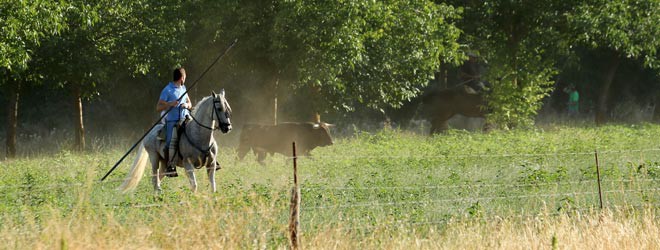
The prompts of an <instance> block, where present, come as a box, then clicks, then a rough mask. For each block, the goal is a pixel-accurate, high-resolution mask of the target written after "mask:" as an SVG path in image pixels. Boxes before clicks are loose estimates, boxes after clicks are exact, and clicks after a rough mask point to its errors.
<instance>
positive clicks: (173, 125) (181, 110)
mask: <svg viewBox="0 0 660 250" xmlns="http://www.w3.org/2000/svg"><path fill="white" fill-rule="evenodd" d="M185 82H186V70H185V69H184V68H176V69H174V72H173V74H172V81H171V82H169V83H168V84H167V86H165V88H164V89H163V91H161V93H160V98H159V99H158V104H156V111H158V112H163V111H168V110H169V113H167V115H166V116H165V128H166V137H165V148H167V149H166V150H165V152H164V153H165V158H166V159H167V172H166V173H165V175H166V176H168V177H177V176H178V174H177V173H176V162H175V159H176V157H175V156H176V155H175V154H176V149H177V148H178V146H179V138H178V129H179V128H180V127H181V125H182V124H183V122H184V121H185V120H186V118H187V116H188V115H189V111H188V110H189V109H190V108H192V103H191V102H190V98H189V97H188V94H186V86H185V85H183V84H184V83H185ZM170 109H171V110H170Z"/></svg>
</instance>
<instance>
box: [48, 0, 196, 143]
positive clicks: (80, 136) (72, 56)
mask: <svg viewBox="0 0 660 250" xmlns="http://www.w3.org/2000/svg"><path fill="white" fill-rule="evenodd" d="M180 7H181V6H180V4H178V1H167V2H165V3H163V1H151V0H140V1H117V0H102V1H95V2H94V3H88V2H87V1H73V2H71V3H70V5H69V6H68V7H67V8H66V12H65V13H64V16H65V18H66V22H67V26H68V29H67V30H65V31H64V32H62V34H61V35H59V36H57V37H54V38H52V39H50V40H48V42H47V43H44V45H43V46H41V47H40V49H39V51H38V53H39V61H38V62H36V64H38V65H39V66H38V67H40V68H42V69H43V70H44V71H47V75H48V79H47V81H49V82H53V83H55V84H58V85H59V86H61V87H65V88H68V89H69V91H70V93H71V98H72V103H73V104H74V105H73V107H74V108H75V115H74V117H75V121H74V124H75V128H76V132H75V148H76V149H79V150H82V149H84V148H85V130H84V120H83V100H84V99H86V98H93V97H94V96H95V95H99V94H100V92H99V88H100V86H102V85H103V84H104V83H107V82H108V81H110V80H111V79H112V78H116V75H125V74H126V73H128V74H145V73H147V72H150V71H153V70H154V69H156V68H159V67H160V66H161V65H162V64H169V65H172V64H173V62H175V61H177V60H181V59H180V54H181V53H182V51H183V50H184V49H185V48H184V47H183V46H182V39H180V38H179V36H178V34H179V33H181V32H182V30H183V28H184V27H183V22H182V20H181V19H178V18H177V17H176V15H171V14H172V13H177V11H178V9H179V8H180Z"/></svg>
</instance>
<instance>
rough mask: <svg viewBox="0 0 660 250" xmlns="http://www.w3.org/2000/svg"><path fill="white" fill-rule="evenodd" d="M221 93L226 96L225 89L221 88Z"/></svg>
mask: <svg viewBox="0 0 660 250" xmlns="http://www.w3.org/2000/svg"><path fill="white" fill-rule="evenodd" d="M220 95H221V96H222V97H225V89H221V90H220Z"/></svg>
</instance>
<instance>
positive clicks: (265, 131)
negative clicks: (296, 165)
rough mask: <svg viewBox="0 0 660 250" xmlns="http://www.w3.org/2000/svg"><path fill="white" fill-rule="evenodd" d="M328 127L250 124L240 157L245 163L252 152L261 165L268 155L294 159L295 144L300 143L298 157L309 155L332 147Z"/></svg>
mask: <svg viewBox="0 0 660 250" xmlns="http://www.w3.org/2000/svg"><path fill="white" fill-rule="evenodd" d="M328 126H329V124H327V123H313V122H307V123H298V122H286V123H280V124H277V125H258V124H246V125H244V126H243V129H242V131H241V136H240V139H239V145H238V157H239V158H240V159H241V160H242V159H243V158H244V157H245V155H246V154H247V153H248V152H249V151H250V149H252V152H253V153H254V154H255V155H257V160H258V161H259V162H260V163H261V162H263V160H264V159H265V158H266V153H269V154H270V155H273V154H274V153H279V154H282V155H285V156H293V155H292V152H293V151H292V146H291V145H292V142H296V153H297V154H298V155H309V151H311V150H312V149H314V148H316V147H321V146H327V145H332V143H333V142H332V137H330V131H329V129H328Z"/></svg>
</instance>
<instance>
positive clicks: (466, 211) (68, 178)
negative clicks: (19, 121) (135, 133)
mask: <svg viewBox="0 0 660 250" xmlns="http://www.w3.org/2000/svg"><path fill="white" fill-rule="evenodd" d="M659 133H660V127H659V126H656V125H638V126H623V125H611V126H605V127H599V128H590V127H583V128H573V127H565V126H556V127H549V126H548V127H545V128H543V129H537V130H528V131H496V132H492V133H487V134H484V133H467V132H462V131H450V132H449V133H448V134H444V135H438V136H434V137H426V136H422V135H417V134H414V133H409V132H406V131H398V130H384V131H380V132H377V133H363V132H358V133H356V134H354V135H353V136H349V137H345V138H338V139H337V140H336V143H335V145H333V146H330V147H324V148H317V149H316V150H314V151H313V152H312V154H313V156H312V157H309V158H308V157H303V158H300V159H299V161H298V164H299V180H300V182H301V189H302V205H301V230H302V238H301V239H302V240H301V242H302V244H303V247H304V248H313V249H326V248H331V249H355V248H370V249H374V248H377V249H380V248H387V249H403V248H405V249H408V248H411V247H413V248H419V249H438V248H485V247H489V248H490V247H492V248H500V249H510V248H525V249H528V248H542V249H545V248H548V249H549V248H586V247H590V248H593V247H597V248H608V249H613V248H620V247H622V246H624V247H626V248H629V247H633V248H658V247H659V246H660V242H659V240H658V238H657V235H659V234H658V231H659V227H658V216H657V215H658V203H659V198H660V193H659V192H658V190H659V189H660V153H659V152H660V147H659V146H658V145H657V143H656V142H655V140H654V138H655V135H657V134H659ZM217 139H219V140H220V142H221V144H222V137H221V136H219V137H218V138H217ZM108 142H110V140H100V141H98V143H101V144H102V145H92V148H94V149H95V150H91V151H89V152H86V153H72V152H69V151H66V150H61V151H59V152H57V153H54V154H40V155H37V156H30V157H29V158H27V157H26V158H20V159H16V160H9V161H3V162H0V167H2V169H4V171H2V172H1V173H0V193H1V194H0V201H1V202H0V213H1V214H2V217H1V218H0V240H2V241H3V242H5V243H6V244H0V245H2V246H3V247H0V248H2V249H89V248H101V249H122V248H128V249H145V248H166V249H170V248H183V249H197V248H206V249H209V248H210V249H218V248H241V249H244V248H287V247H288V243H287V242H288V240H287V232H286V230H287V220H288V217H287V216H288V208H289V206H288V201H289V197H288V195H289V190H290V188H291V183H292V168H291V159H288V158H286V157H283V156H275V157H269V158H268V159H267V160H266V164H265V165H264V166H261V165H259V164H257V163H256V161H255V159H254V157H253V156H249V157H248V158H247V159H246V160H244V161H238V160H237V159H236V154H235V152H234V149H233V147H230V146H226V145H223V147H222V150H221V156H220V163H221V164H222V166H223V169H221V170H219V172H218V177H216V178H217V179H218V190H219V192H218V193H211V192H210V191H209V188H208V184H207V183H208V181H207V178H206V174H204V173H203V171H199V172H197V176H198V181H199V183H200V189H199V192H198V193H196V194H192V193H191V192H190V189H189V186H188V183H187V180H186V178H185V177H183V175H181V177H178V178H168V179H166V180H165V181H164V183H163V191H164V192H163V194H162V195H159V196H156V195H154V192H153V188H152V187H151V183H150V180H149V178H148V176H145V178H143V179H144V180H143V181H142V182H141V183H140V184H139V186H138V188H137V190H136V191H135V192H133V193H129V194H121V193H120V192H118V191H117V190H116V189H117V187H118V186H119V184H121V182H122V180H123V177H124V175H125V174H126V171H127V168H128V163H129V162H130V161H131V160H132V157H133V156H130V157H129V158H127V160H126V161H125V163H124V164H122V165H120V167H119V168H118V169H117V170H116V171H115V172H114V173H113V174H112V175H111V176H110V178H108V179H107V180H106V181H105V182H99V179H100V178H101V177H102V176H103V175H104V174H105V172H106V171H107V170H108V169H109V168H110V167H111V166H112V165H113V164H114V163H115V162H116V160H117V159H118V158H119V157H120V156H121V155H122V154H123V152H122V150H123V148H125V147H127V145H109V144H108ZM129 146H130V145H129ZM596 151H597V152H598V157H599V163H600V167H601V177H602V183H601V186H602V191H603V198H604V199H603V201H604V209H603V210H601V209H600V208H599V195H598V188H597V181H596V169H595V165H596V164H595V152H596ZM180 172H181V173H182V171H180Z"/></svg>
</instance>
